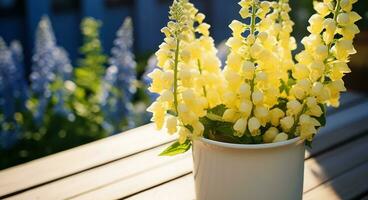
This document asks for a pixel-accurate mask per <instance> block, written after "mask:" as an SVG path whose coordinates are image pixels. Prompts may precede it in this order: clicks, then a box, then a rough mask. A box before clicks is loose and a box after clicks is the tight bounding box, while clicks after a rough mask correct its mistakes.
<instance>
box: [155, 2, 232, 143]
mask: <svg viewBox="0 0 368 200" xmlns="http://www.w3.org/2000/svg"><path fill="white" fill-rule="evenodd" d="M204 19H205V16H204V15H203V14H202V13H199V12H198V10H197V9H195V8H194V6H193V4H191V3H189V2H188V1H187V0H178V1H176V0H175V1H174V3H173V5H172V6H171V10H170V20H171V21H170V22H169V23H168V24H167V27H165V28H163V29H162V32H163V33H164V34H165V36H166V38H165V41H164V43H162V44H161V45H160V49H159V51H158V52H157V53H156V56H157V60H158V67H159V68H158V69H155V70H154V71H153V72H152V73H151V74H149V77H150V78H152V84H151V86H150V88H149V90H150V91H151V92H153V93H157V94H159V95H160V96H159V97H158V98H157V100H156V101H155V102H154V103H153V104H152V105H151V106H150V107H149V108H148V110H149V111H150V112H152V113H153V117H152V120H153V121H155V123H156V126H157V128H159V129H161V128H162V127H163V125H164V122H165V121H166V128H167V130H168V132H169V133H170V134H173V133H175V132H178V133H179V135H180V139H179V140H180V142H181V143H183V142H185V141H186V140H187V138H188V137H192V136H194V137H198V136H201V135H202V134H203V131H204V125H203V124H202V123H201V122H200V120H199V119H200V118H201V117H204V116H206V114H207V109H210V108H213V107H215V106H217V105H219V104H221V102H222V93H223V92H224V90H225V88H224V85H225V84H224V79H223V77H222V74H221V69H220V65H221V61H220V60H219V59H218V58H217V56H216V53H217V50H216V48H215V46H214V41H213V39H212V38H211V37H210V35H209V28H210V25H209V24H207V23H204V22H203V21H204ZM167 113H170V115H166V114H167Z"/></svg>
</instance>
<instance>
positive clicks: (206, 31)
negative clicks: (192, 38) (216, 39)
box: [197, 23, 211, 36]
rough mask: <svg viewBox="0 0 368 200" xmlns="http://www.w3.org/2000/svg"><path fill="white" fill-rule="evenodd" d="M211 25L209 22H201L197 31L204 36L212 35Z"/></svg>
mask: <svg viewBox="0 0 368 200" xmlns="http://www.w3.org/2000/svg"><path fill="white" fill-rule="evenodd" d="M210 27H211V26H210V25H209V24H207V23H202V24H200V25H199V26H198V27H197V31H198V33H201V34H202V35H204V36H209V35H210V32H209V29H210Z"/></svg>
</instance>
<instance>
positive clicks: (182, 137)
mask: <svg viewBox="0 0 368 200" xmlns="http://www.w3.org/2000/svg"><path fill="white" fill-rule="evenodd" d="M178 134H179V143H180V144H184V142H185V141H186V140H187V139H188V136H190V131H189V130H188V129H187V128H185V127H180V128H179V133H178Z"/></svg>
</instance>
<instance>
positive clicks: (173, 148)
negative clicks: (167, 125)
mask: <svg viewBox="0 0 368 200" xmlns="http://www.w3.org/2000/svg"><path fill="white" fill-rule="evenodd" d="M191 146H192V141H190V140H189V139H188V140H186V141H185V142H184V143H183V144H180V143H179V142H178V141H176V142H174V143H173V144H172V145H170V146H169V147H168V148H166V149H165V150H164V151H163V152H162V153H160V156H175V155H178V154H182V153H185V152H187V151H188V150H189V149H190V147H191Z"/></svg>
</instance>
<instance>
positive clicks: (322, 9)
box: [313, 1, 331, 17]
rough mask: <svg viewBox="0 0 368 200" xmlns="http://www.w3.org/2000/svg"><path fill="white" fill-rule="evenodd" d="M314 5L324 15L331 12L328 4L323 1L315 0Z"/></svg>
mask: <svg viewBox="0 0 368 200" xmlns="http://www.w3.org/2000/svg"><path fill="white" fill-rule="evenodd" d="M313 7H314V9H315V10H316V11H317V12H318V14H320V15H322V16H323V17H325V16H327V15H328V14H330V13H331V11H330V9H329V7H328V5H327V4H325V3H323V2H318V1H314V2H313Z"/></svg>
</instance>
